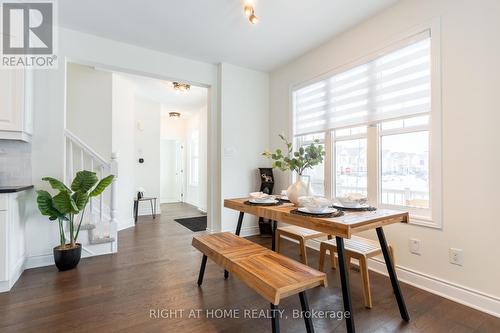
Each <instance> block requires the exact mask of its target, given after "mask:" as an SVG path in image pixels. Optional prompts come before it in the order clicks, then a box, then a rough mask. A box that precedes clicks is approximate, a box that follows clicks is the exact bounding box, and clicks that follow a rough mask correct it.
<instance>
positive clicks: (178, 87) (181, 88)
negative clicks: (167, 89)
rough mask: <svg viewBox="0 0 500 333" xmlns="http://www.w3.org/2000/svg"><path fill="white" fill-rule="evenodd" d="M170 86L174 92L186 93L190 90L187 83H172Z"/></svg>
mask: <svg viewBox="0 0 500 333" xmlns="http://www.w3.org/2000/svg"><path fill="white" fill-rule="evenodd" d="M172 85H173V86H174V90H175V91H178V92H183V93H185V92H188V91H189V89H191V85H189V84H187V83H179V82H172Z"/></svg>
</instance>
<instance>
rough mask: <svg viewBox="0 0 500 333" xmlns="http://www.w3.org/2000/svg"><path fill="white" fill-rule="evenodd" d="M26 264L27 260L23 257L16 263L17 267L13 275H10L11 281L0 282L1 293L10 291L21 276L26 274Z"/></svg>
mask: <svg viewBox="0 0 500 333" xmlns="http://www.w3.org/2000/svg"><path fill="white" fill-rule="evenodd" d="M25 262H26V259H25V257H24V256H22V257H21V258H20V259H19V260H18V262H17V263H16V267H14V269H13V271H12V274H10V276H9V280H8V281H2V282H0V293H3V292H6V291H9V290H10V289H11V288H12V287H13V286H14V284H15V283H16V282H17V280H18V279H19V277H20V276H21V274H23V272H24V266H25Z"/></svg>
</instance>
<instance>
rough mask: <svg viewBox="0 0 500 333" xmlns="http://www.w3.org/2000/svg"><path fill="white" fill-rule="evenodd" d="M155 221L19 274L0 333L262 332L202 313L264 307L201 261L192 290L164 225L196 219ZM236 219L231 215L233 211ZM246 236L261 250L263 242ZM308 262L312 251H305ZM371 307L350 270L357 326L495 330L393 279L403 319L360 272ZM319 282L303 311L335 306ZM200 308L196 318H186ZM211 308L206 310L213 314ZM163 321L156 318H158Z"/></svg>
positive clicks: (177, 231)
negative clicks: (71, 264)
mask: <svg viewBox="0 0 500 333" xmlns="http://www.w3.org/2000/svg"><path fill="white" fill-rule="evenodd" d="M162 210H165V211H164V213H163V214H162V216H161V217H158V218H156V220H153V219H152V218H151V217H140V218H139V221H138V223H137V226H136V227H135V228H132V229H128V230H124V231H121V232H120V233H119V253H117V254H115V255H108V256H100V257H93V258H88V259H82V261H81V262H80V265H79V266H78V268H77V269H75V270H72V271H68V272H58V271H57V269H56V268H55V267H54V266H52V267H43V268H36V269H30V270H27V271H25V272H24V273H23V275H22V276H21V278H20V279H19V281H18V282H17V283H16V285H15V286H14V288H13V289H12V291H11V292H9V293H3V294H0V332H118V331H119V332H176V333H181V332H204V333H208V332H228V333H229V332H252V333H256V332H270V328H271V327H270V325H271V324H270V320H268V319H248V318H241V319H234V318H233V319H231V318H226V319H216V318H207V316H206V311H207V310H208V311H211V310H215V309H219V308H220V309H226V310H229V309H239V310H240V311H241V312H240V316H241V317H243V315H244V312H243V311H244V310H245V309H258V310H260V309H264V310H267V309H268V307H269V304H268V303H267V302H266V301H265V300H264V299H263V298H262V297H260V296H259V295H257V294H255V293H254V292H253V291H252V290H250V289H248V288H247V287H246V286H245V285H243V284H242V283H241V282H239V281H238V280H237V279H234V278H231V277H230V278H229V279H228V280H226V281H224V279H223V271H222V269H221V268H219V267H218V266H216V265H215V264H214V263H211V262H210V261H208V263H207V267H206V271H205V280H204V283H203V287H202V288H198V287H197V285H196V280H197V274H198V269H199V265H200V261H201V254H200V253H199V252H198V251H197V250H195V249H194V248H193V247H192V246H191V238H192V236H193V234H194V233H193V232H191V231H190V230H188V229H186V228H184V227H183V226H181V225H180V224H178V223H176V222H174V221H173V219H174V218H176V217H187V216H197V215H200V214H199V212H197V211H196V210H194V209H193V208H192V207H190V206H185V205H179V204H172V205H166V206H162ZM235 219H236V215H235ZM249 239H250V240H252V241H254V242H257V243H259V244H263V245H265V246H268V247H270V244H271V239H270V238H261V237H259V236H253V237H250V238H249ZM282 253H284V254H286V255H289V256H290V257H292V258H295V259H298V247H297V245H296V244H292V243H289V242H287V241H285V240H283V242H282ZM308 255H309V264H310V265H311V266H312V267H317V264H318V261H317V260H318V253H317V252H315V251H313V250H310V251H309V253H308ZM370 279H371V283H372V298H373V308H372V309H371V310H368V309H365V308H364V306H363V295H362V286H361V280H360V277H359V273H358V272H356V271H354V270H351V271H350V283H351V290H352V297H353V306H354V318H355V321H356V328H357V331H358V332H499V331H500V319H498V318H495V317H492V316H489V315H486V314H484V313H481V312H479V311H476V310H473V309H470V308H468V307H465V306H463V305H460V304H457V303H454V302H452V301H449V300H446V299H444V298H441V297H439V296H436V295H433V294H430V293H427V292H425V291H422V290H420V289H417V288H414V287H412V286H409V285H406V284H402V289H403V293H404V295H405V298H406V303H407V306H408V310H409V312H410V316H411V318H412V320H411V321H410V323H404V322H402V321H401V319H400V317H399V312H398V308H397V305H396V301H395V299H394V297H393V294H392V291H391V287H390V282H389V279H388V278H386V277H384V276H382V275H378V274H375V273H373V272H370ZM328 280H329V281H328V282H329V286H328V288H316V289H314V290H311V291H309V292H308V297H309V303H310V306H311V309H315V310H335V311H341V310H342V300H341V295H340V289H339V286H340V284H339V278H338V276H337V272H336V271H333V270H330V271H328ZM281 307H282V309H285V310H286V313H285V315H288V316H289V317H290V318H289V319H283V320H281V323H280V324H281V330H282V332H304V331H305V329H304V323H303V321H302V320H301V319H292V318H291V316H292V310H293V309H299V308H300V304H299V299H298V297H290V298H287V299H285V300H283V301H282V303H281ZM155 309H164V310H166V311H163V315H167V314H169V313H168V311H167V310H184V312H183V313H182V315H181V313H180V312H177V313H175V312H174V311H172V312H171V313H170V316H169V317H170V318H151V317H150V310H155ZM190 309H202V311H201V314H202V315H201V316H200V318H188V316H189V315H190V312H189V310H190ZM214 314H215V313H214ZM164 317H165V316H164ZM313 322H314V326H315V329H316V332H332V331H335V332H345V325H344V322H343V321H337V320H332V319H314V320H313Z"/></svg>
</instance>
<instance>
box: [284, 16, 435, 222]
mask: <svg viewBox="0 0 500 333" xmlns="http://www.w3.org/2000/svg"><path fill="white" fill-rule="evenodd" d="M431 32H437V25H436V24H434V25H433V26H431V27H430V28H429V27H427V28H426V29H422V30H420V31H415V34H413V35H411V37H409V38H407V39H405V40H403V41H398V42H396V43H394V44H393V45H391V46H390V47H388V48H386V49H384V50H382V51H381V52H377V54H376V55H374V56H371V57H367V58H365V59H363V61H360V62H358V63H356V64H354V65H351V66H348V67H345V68H343V69H341V70H337V71H335V72H333V73H330V74H329V75H325V76H324V77H322V78H321V79H320V80H317V81H315V82H312V83H309V84H306V85H303V86H301V87H299V88H297V89H295V90H294V91H293V95H292V98H293V135H294V139H295V141H294V142H295V145H296V147H300V146H304V145H307V144H310V143H311V142H312V141H313V140H314V139H319V140H320V142H321V144H323V145H324V146H325V150H326V152H327V156H326V158H325V163H323V165H321V166H318V167H315V168H314V169H313V170H311V171H310V172H309V173H310V174H311V180H312V184H313V190H314V192H315V194H319V195H325V196H327V197H332V198H334V197H342V196H346V195H348V194H350V193H359V194H362V195H364V196H366V197H367V198H368V200H369V202H370V203H371V204H374V205H377V206H379V207H386V208H393V209H404V210H408V211H409V212H410V216H411V220H412V222H414V223H419V224H423V225H428V226H433V227H440V223H441V222H440V220H441V219H440V201H439V200H440V195H441V185H440V179H441V175H440V168H441V161H440V157H441V156H440V149H441V148H440V147H441V143H440V95H439V85H440V78H439V36H438V34H436V37H435V38H434V37H432V38H431Z"/></svg>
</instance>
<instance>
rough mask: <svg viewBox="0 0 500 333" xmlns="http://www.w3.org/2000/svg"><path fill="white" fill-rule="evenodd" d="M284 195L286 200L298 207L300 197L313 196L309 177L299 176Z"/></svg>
mask: <svg viewBox="0 0 500 333" xmlns="http://www.w3.org/2000/svg"><path fill="white" fill-rule="evenodd" d="M286 193H287V196H288V200H290V202H292V203H293V204H295V206H298V205H299V198H300V197H304V196H312V195H313V192H312V190H311V177H310V176H305V175H302V176H299V177H298V178H297V181H296V182H295V183H293V184H292V185H290V186H288V189H287V190H286Z"/></svg>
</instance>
